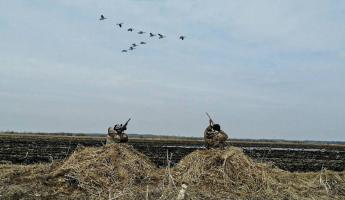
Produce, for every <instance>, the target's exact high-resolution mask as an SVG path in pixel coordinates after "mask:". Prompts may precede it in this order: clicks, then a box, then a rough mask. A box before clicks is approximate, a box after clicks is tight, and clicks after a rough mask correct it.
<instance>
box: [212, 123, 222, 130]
mask: <svg viewBox="0 0 345 200" xmlns="http://www.w3.org/2000/svg"><path fill="white" fill-rule="evenodd" d="M212 129H213V130H216V131H220V125H219V124H213V126H212Z"/></svg>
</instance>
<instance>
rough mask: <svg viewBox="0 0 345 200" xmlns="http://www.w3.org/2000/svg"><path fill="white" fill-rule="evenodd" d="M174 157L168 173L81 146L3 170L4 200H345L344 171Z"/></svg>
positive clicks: (0, 189)
mask: <svg viewBox="0 0 345 200" xmlns="http://www.w3.org/2000/svg"><path fill="white" fill-rule="evenodd" d="M169 157H170V155H167V161H168V165H167V167H165V168H157V167H156V166H155V165H154V164H153V163H152V162H151V161H150V160H149V159H148V157H146V156H145V155H144V154H142V153H140V152H138V151H136V150H135V149H133V147H132V146H131V145H127V144H114V145H109V146H102V147H81V148H78V149H77V150H76V151H74V153H73V154H72V155H71V156H70V157H68V158H66V159H65V160H61V161H53V162H52V163H46V164H32V165H26V166H24V165H10V164H3V165H0V195H1V196H0V198H1V199H176V198H177V196H180V197H181V198H182V197H183V196H184V198H182V199H243V200H244V199H248V200H249V199H257V200H261V199H262V200H263V199H321V200H322V199H345V173H344V172H333V171H328V170H322V171H319V172H313V173H297V172H295V173H292V172H287V171H284V170H281V169H279V168H276V167H274V166H273V165H270V164H265V163H258V162H255V161H253V160H252V159H251V158H249V157H248V156H246V155H245V154H244V153H243V152H242V150H241V149H239V148H236V147H230V148H227V149H225V150H197V151H194V152H192V153H191V154H189V155H187V156H186V157H184V158H183V159H182V160H181V161H180V162H179V163H178V164H177V165H176V166H175V167H170V166H169V163H170V162H169V160H170V159H169ZM182 184H184V186H185V187H186V189H185V191H183V190H182V189H181V186H182ZM182 193H184V195H182Z"/></svg>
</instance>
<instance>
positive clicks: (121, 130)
mask: <svg viewBox="0 0 345 200" xmlns="http://www.w3.org/2000/svg"><path fill="white" fill-rule="evenodd" d="M129 121H131V118H129V119H128V120H127V122H126V123H125V124H124V125H122V127H120V132H123V131H125V130H127V125H128V122H129Z"/></svg>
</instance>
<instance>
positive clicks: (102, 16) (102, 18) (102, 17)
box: [99, 15, 107, 20]
mask: <svg viewBox="0 0 345 200" xmlns="http://www.w3.org/2000/svg"><path fill="white" fill-rule="evenodd" d="M105 19H107V18H106V17H104V15H101V18H99V20H105Z"/></svg>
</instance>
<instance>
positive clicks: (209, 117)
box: [206, 112, 214, 125]
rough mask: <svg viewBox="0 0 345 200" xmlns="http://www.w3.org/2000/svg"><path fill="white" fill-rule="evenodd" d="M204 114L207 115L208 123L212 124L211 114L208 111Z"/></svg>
mask: <svg viewBox="0 0 345 200" xmlns="http://www.w3.org/2000/svg"><path fill="white" fill-rule="evenodd" d="M206 115H207V117H208V119H209V120H210V124H211V125H212V124H214V122H213V120H212V118H211V116H210V115H209V114H208V112H206Z"/></svg>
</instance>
